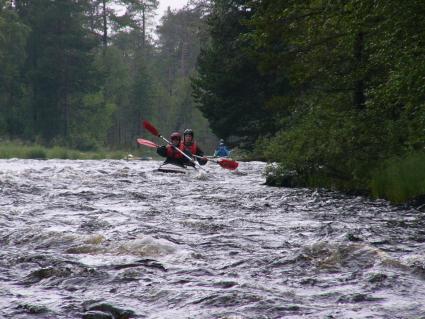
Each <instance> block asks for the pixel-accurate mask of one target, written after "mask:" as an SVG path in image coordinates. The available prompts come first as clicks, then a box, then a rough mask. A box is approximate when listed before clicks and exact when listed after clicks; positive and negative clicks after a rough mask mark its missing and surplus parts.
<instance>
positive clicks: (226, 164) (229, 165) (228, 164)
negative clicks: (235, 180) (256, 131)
mask: <svg viewBox="0 0 425 319" xmlns="http://www.w3.org/2000/svg"><path fill="white" fill-rule="evenodd" d="M193 156H195V157H197V158H205V157H202V156H198V155H193ZM208 160H209V161H211V162H213V163H216V164H218V165H220V166H221V167H223V168H225V169H228V170H231V171H234V170H235V169H237V168H238V166H239V163H238V162H236V161H234V160H229V159H226V158H222V159H219V160H215V159H212V158H208Z"/></svg>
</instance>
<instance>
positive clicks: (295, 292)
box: [0, 160, 425, 319]
mask: <svg viewBox="0 0 425 319" xmlns="http://www.w3.org/2000/svg"><path fill="white" fill-rule="evenodd" d="M158 165H159V162H156V161H130V162H127V161H113V160H105V161H68V160H47V161H37V160H1V161H0V194H1V197H0V318H14V319H19V318H43V319H45V318H87V319H90V318H99V319H105V318H115V319H117V318H152V319H153V318H172V319H178V318H217V319H218V318H222V319H225V318H227V319H230V318H231V319H245V318H327V319H331V318H335V319H336V318H338V319H339V318H425V249H424V248H425V216H424V214H422V213H420V212H418V211H417V210H415V209H413V208H406V207H404V208H403V207H396V206H391V205H389V204H387V203H386V202H384V201H373V200H368V199H365V198H361V197H349V196H345V195H342V194H338V193H331V192H324V191H314V190H308V189H286V188H272V187H267V186H264V185H263V183H264V177H263V176H262V175H261V172H262V170H263V169H264V167H265V164H264V163H259V162H251V163H241V165H240V169H239V171H238V172H236V173H232V172H230V171H227V170H224V169H222V168H221V167H220V166H218V165H214V164H212V163H210V164H208V165H207V166H206V168H207V170H208V173H207V174H188V175H172V174H164V173H158V172H154V169H155V168H157V167H158Z"/></svg>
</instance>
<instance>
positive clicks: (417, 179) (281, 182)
mask: <svg viewBox="0 0 425 319" xmlns="http://www.w3.org/2000/svg"><path fill="white" fill-rule="evenodd" d="M322 173H323V174H315V175H307V174H300V173H299V172H296V171H294V170H287V169H285V167H284V164H275V165H269V166H268V168H267V169H266V171H265V176H266V185H269V186H280V187H310V188H316V187H323V188H328V189H332V190H338V191H342V192H345V193H348V194H356V195H365V196H368V197H372V198H381V199H386V200H389V201H390V202H392V203H396V204H403V203H412V204H413V205H415V206H418V205H419V206H422V205H424V204H425V153H423V152H417V153H411V154H408V155H405V156H403V157H395V158H391V159H388V160H387V161H384V162H383V163H382V164H381V165H379V166H378V167H377V168H375V169H374V170H372V171H371V172H370V174H369V176H370V177H369V178H368V179H367V180H364V181H363V182H362V183H359V182H358V181H357V182H356V181H353V180H342V179H338V178H335V176H329V174H326V171H325V170H323V172H322Z"/></svg>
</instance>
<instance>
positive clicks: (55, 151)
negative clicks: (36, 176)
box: [0, 142, 128, 160]
mask: <svg viewBox="0 0 425 319" xmlns="http://www.w3.org/2000/svg"><path fill="white" fill-rule="evenodd" d="M127 154H128V153H127V152H125V151H107V150H100V151H92V152H90V151H89V152H81V151H78V150H74V149H69V148H65V147H59V146H55V147H52V148H47V147H44V146H41V145H24V144H19V143H13V142H3V143H0V158H4V159H8V158H23V159H73V160H75V159H123V158H125V157H126V156H127Z"/></svg>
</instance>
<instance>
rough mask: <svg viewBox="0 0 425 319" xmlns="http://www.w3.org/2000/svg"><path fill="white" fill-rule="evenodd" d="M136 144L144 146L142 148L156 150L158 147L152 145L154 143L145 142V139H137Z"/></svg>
mask: <svg viewBox="0 0 425 319" xmlns="http://www.w3.org/2000/svg"><path fill="white" fill-rule="evenodd" d="M137 143H139V144H140V145H144V146H147V147H152V148H157V147H159V145H158V144H156V143H154V142H152V141H148V140H145V139H143V138H138V139H137Z"/></svg>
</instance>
